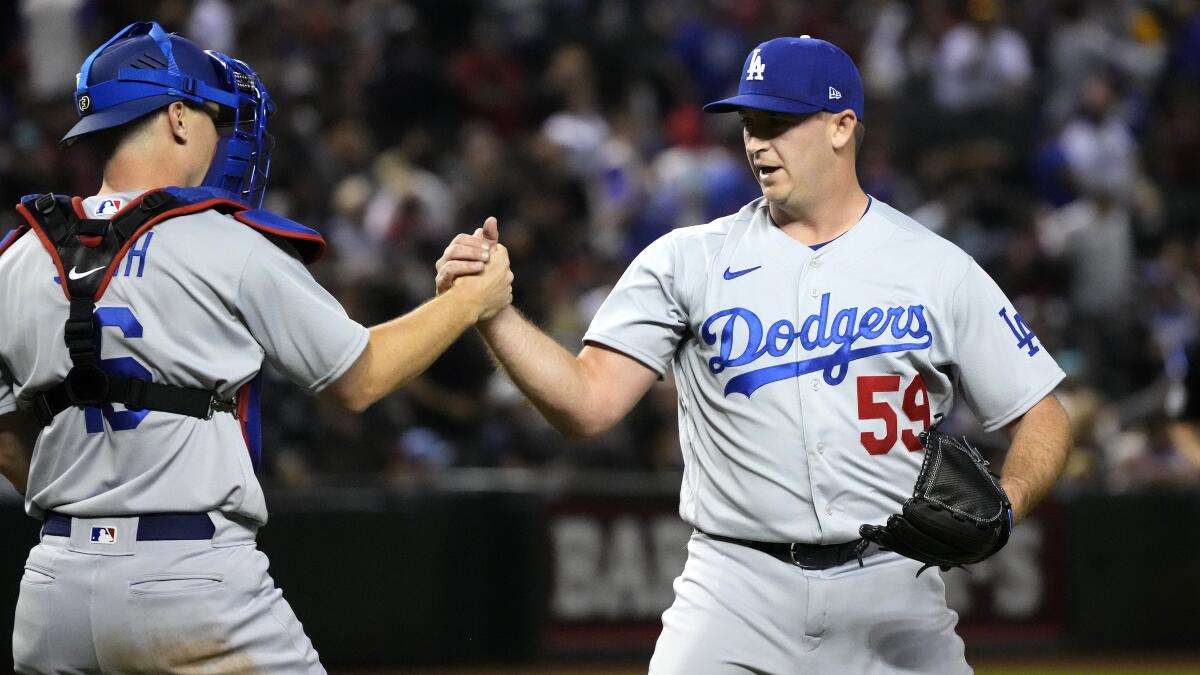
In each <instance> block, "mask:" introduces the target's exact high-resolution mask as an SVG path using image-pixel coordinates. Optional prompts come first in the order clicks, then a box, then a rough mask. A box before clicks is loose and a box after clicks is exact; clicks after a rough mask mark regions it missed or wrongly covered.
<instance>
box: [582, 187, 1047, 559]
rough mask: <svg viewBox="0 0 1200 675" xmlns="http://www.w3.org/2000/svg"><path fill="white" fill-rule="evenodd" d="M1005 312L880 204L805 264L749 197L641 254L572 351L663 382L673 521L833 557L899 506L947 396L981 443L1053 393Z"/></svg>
mask: <svg viewBox="0 0 1200 675" xmlns="http://www.w3.org/2000/svg"><path fill="white" fill-rule="evenodd" d="M921 260H939V261H942V263H941V264H939V265H917V264H913V261H921ZM1015 316H1016V310H1015V309H1014V308H1013V307H1012V304H1011V303H1010V302H1009V300H1008V299H1007V298H1006V297H1005V296H1004V293H1003V292H1002V291H1001V290H1000V289H999V288H998V287H997V286H996V285H995V283H994V282H993V281H992V280H991V279H990V278H989V277H988V276H987V274H986V273H984V272H983V270H982V269H980V268H979V266H978V265H976V264H975V263H974V261H972V260H971V259H970V257H969V256H967V255H966V254H965V253H963V252H962V251H961V250H960V249H958V248H957V247H955V246H954V245H953V244H951V243H949V242H947V241H945V240H944V239H941V238H940V237H938V236H936V235H934V234H933V233H931V232H929V231H928V230H926V229H925V228H923V227H921V226H920V225H919V224H917V223H916V222H914V221H912V219H910V218H908V217H907V216H905V215H903V214H901V213H900V212H898V211H896V210H895V209H892V208H891V207H890V206H888V205H887V204H884V203H882V202H879V201H877V200H876V201H874V202H873V203H872V204H871V206H870V208H869V209H868V211H867V213H866V214H864V216H863V217H862V219H861V220H860V221H859V222H858V223H857V224H856V225H854V227H852V228H851V229H850V230H849V231H847V232H846V233H845V234H843V235H842V236H841V237H839V238H837V239H835V240H834V241H831V242H829V243H827V244H825V245H824V246H822V247H820V248H819V249H818V250H813V249H812V248H809V247H807V246H804V245H802V244H800V243H799V242H797V241H795V240H794V239H791V238H790V237H788V236H787V235H786V234H785V233H783V232H782V231H780V230H779V229H778V228H777V227H775V226H774V225H773V224H772V223H771V220H770V217H769V215H768V210H767V205H766V202H765V200H762V199H759V200H756V201H754V202H752V203H751V204H749V205H747V206H746V207H745V208H743V209H742V210H741V211H740V212H738V213H737V214H735V215H733V216H729V217H726V218H721V219H718V220H716V221H713V222H712V223H709V224H707V225H701V226H696V227H689V228H681V229H679V230H676V231H674V232H672V233H670V234H668V235H666V236H665V237H663V238H661V239H659V240H658V241H656V242H654V243H653V244H651V245H650V246H649V247H647V249H646V250H645V251H643V252H642V253H641V254H640V255H639V256H638V258H637V259H636V260H635V261H634V262H633V263H632V264H631V265H630V267H629V269H628V270H626V272H625V274H624V275H623V276H622V278H621V280H620V281H619V282H618V283H617V285H616V287H615V288H614V289H613V291H612V293H611V294H610V295H609V297H608V298H607V300H606V301H605V302H604V304H603V306H602V307H601V308H600V310H599V311H598V312H597V314H596V317H595V318H594V319H593V321H592V325H591V327H590V328H589V330H588V332H587V334H586V335H585V337H584V340H585V342H589V343H596V344H601V345H604V346H606V347H609V348H611V349H614V350H616V351H619V352H622V353H624V354H626V355H628V356H630V357H631V358H633V359H635V360H637V361H640V362H641V363H643V364H645V365H646V366H647V367H649V368H651V369H653V370H655V371H656V372H658V373H659V374H665V373H666V372H667V370H668V369H670V370H671V371H672V372H673V374H674V377H675V381H676V386H677V389H678V394H679V437H680V445H681V451H682V453H683V458H684V473H683V481H682V485H681V487H680V514H681V515H682V516H683V518H684V520H686V521H687V522H689V523H691V524H692V525H694V526H696V527H697V528H699V529H701V530H703V531H705V532H710V533H714V534H722V535H727V536H736V537H743V538H747V539H757V540H762V541H802V542H809V543H840V542H845V541H850V540H852V539H855V538H857V537H858V526H859V525H860V524H862V523H870V522H883V521H884V520H885V519H886V518H887V516H888V515H890V514H892V513H895V512H898V511H899V510H900V506H901V504H902V503H903V501H904V499H905V498H907V497H908V496H909V494H910V493H911V491H912V485H913V482H914V481H915V479H916V475H917V473H918V471H919V468H920V464H921V458H922V455H921V452H920V450H921V446H920V442H919V439H918V435H919V433H920V432H921V431H922V430H924V429H925V428H927V427H928V425H929V424H930V421H931V419H932V416H933V415H935V414H936V413H945V412H947V411H949V410H950V408H951V407H952V405H953V404H954V401H955V399H956V396H957V397H960V398H961V399H962V400H964V401H965V402H966V404H967V405H968V406H970V408H971V409H972V410H973V411H974V412H975V414H976V416H977V417H978V418H979V420H980V422H981V424H982V425H983V427H984V428H985V429H987V430H991V429H996V428H999V427H1001V426H1003V425H1005V424H1007V423H1009V422H1011V421H1013V420H1014V419H1016V418H1018V417H1019V416H1020V415H1022V414H1023V413H1024V412H1025V411H1026V410H1028V409H1029V408H1030V407H1031V406H1033V404H1035V403H1036V402H1037V401H1039V400H1040V399H1041V398H1042V397H1043V396H1045V395H1046V394H1048V393H1049V392H1051V391H1052V390H1053V388H1054V387H1055V386H1056V385H1057V384H1058V382H1059V381H1060V380H1061V378H1062V377H1063V374H1062V371H1061V370H1060V369H1059V368H1058V366H1057V364H1055V363H1054V360H1053V359H1052V358H1051V357H1050V355H1049V354H1048V353H1047V352H1046V350H1045V349H1042V348H1040V347H1038V346H1037V344H1038V343H1037V339H1036V335H1034V334H1033V332H1032V331H1030V330H1029V329H1028V327H1025V326H1024V324H1023V322H1018V321H1017V320H1016V318H1015ZM1006 319H1007V320H1006Z"/></svg>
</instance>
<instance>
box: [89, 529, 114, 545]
mask: <svg viewBox="0 0 1200 675" xmlns="http://www.w3.org/2000/svg"><path fill="white" fill-rule="evenodd" d="M92 543H94V544H115V543H117V528H115V527H93V528H92Z"/></svg>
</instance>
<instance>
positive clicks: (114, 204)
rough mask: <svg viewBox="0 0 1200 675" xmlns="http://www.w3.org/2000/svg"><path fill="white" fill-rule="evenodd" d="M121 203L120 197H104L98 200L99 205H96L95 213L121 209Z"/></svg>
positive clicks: (102, 213) (105, 213)
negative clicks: (100, 200)
mask: <svg viewBox="0 0 1200 675" xmlns="http://www.w3.org/2000/svg"><path fill="white" fill-rule="evenodd" d="M121 203H122V201H121V200H120V199H105V200H104V201H102V202H100V206H97V207H96V215H98V216H103V215H108V214H112V213H116V212H117V211H120V210H121Z"/></svg>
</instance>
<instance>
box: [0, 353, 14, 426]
mask: <svg viewBox="0 0 1200 675" xmlns="http://www.w3.org/2000/svg"><path fill="white" fill-rule="evenodd" d="M16 409H17V396H16V393H15V392H14V389H13V380H12V376H11V375H9V374H8V368H6V367H5V365H4V362H3V361H2V360H0V415H7V414H8V413H10V412H12V411H14V410H16Z"/></svg>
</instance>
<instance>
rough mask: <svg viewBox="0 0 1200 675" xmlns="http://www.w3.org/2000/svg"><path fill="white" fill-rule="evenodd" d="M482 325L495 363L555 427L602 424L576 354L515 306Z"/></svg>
mask: <svg viewBox="0 0 1200 675" xmlns="http://www.w3.org/2000/svg"><path fill="white" fill-rule="evenodd" d="M478 329H479V333H480V335H482V336H483V339H484V341H485V342H487V345H488V348H489V349H490V350H491V352H492V357H493V358H494V359H495V361H496V362H497V364H498V365H499V366H500V367H501V368H502V369H503V370H504V371H505V372H506V373H507V374H508V377H509V379H511V380H512V381H513V384H515V385H517V388H518V389H520V390H521V393H522V394H524V395H525V398H527V399H529V401H530V402H531V403H532V404H533V405H534V407H535V408H537V409H538V412H540V413H541V414H542V416H543V417H545V418H546V421H548V422H550V424H551V425H553V426H554V428H555V429H558V430H559V432H561V433H562V434H564V435H566V436H570V437H575V438H579V437H584V436H590V435H593V434H595V433H598V432H599V431H602V430H603V429H602V428H601V427H602V426H603V422H602V421H600V420H598V419H595V417H596V415H594V413H595V412H596V410H597V409H596V407H595V406H592V405H591V403H590V402H589V394H590V387H589V386H588V380H587V376H586V372H585V370H584V368H583V366H582V364H581V363H580V362H579V360H578V359H577V358H576V356H575V355H574V354H571V353H570V352H568V351H567V350H566V349H564V348H563V347H562V345H560V344H558V343H557V342H555V341H554V340H553V339H552V338H551V337H550V336H548V335H546V334H545V333H543V332H542V331H541V330H539V329H538V328H537V326H534V325H533V324H532V323H530V322H529V320H528V319H526V318H525V317H524V316H523V315H522V314H521V313H520V312H519V311H517V309H516V308H515V307H512V306H509V307H507V308H505V309H503V310H501V312H500V313H499V314H497V315H496V316H495V317H493V318H492V319H490V320H488V321H483V322H480V323H479V325H478Z"/></svg>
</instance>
